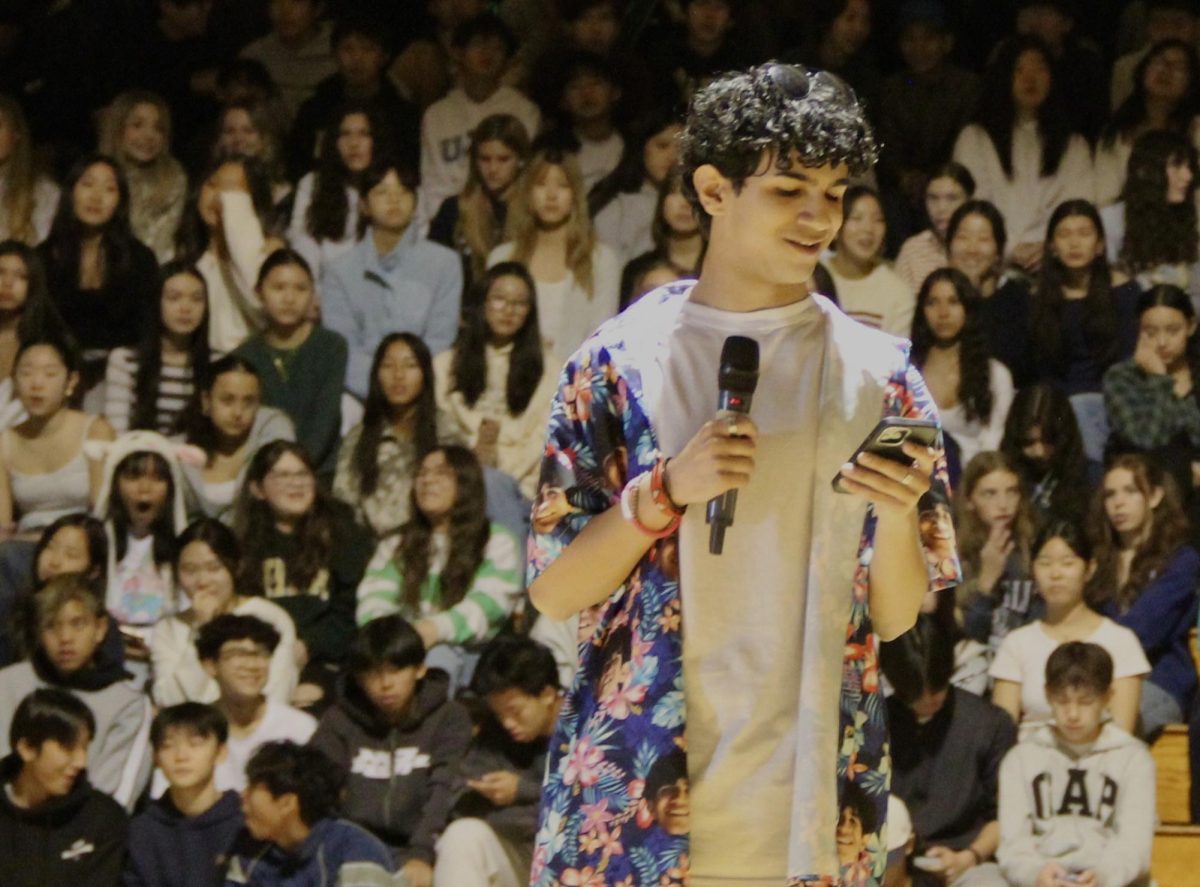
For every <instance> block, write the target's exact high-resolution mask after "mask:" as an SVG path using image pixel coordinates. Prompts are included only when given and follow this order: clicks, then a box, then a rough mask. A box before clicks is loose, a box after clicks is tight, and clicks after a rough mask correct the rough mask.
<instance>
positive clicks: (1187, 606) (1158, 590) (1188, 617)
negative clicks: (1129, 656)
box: [1100, 545, 1200, 714]
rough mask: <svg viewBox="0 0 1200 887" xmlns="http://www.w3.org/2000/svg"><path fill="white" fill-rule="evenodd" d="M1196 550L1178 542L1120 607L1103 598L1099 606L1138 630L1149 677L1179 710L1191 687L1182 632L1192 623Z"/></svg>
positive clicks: (1199, 566)
mask: <svg viewBox="0 0 1200 887" xmlns="http://www.w3.org/2000/svg"><path fill="white" fill-rule="evenodd" d="M1198 578H1200V554H1197V553H1196V549H1194V548H1192V547H1191V546H1190V545H1183V546H1180V547H1179V548H1178V549H1176V550H1175V553H1174V554H1172V555H1171V557H1170V558H1168V559H1167V562H1166V563H1165V564H1163V566H1162V569H1160V570H1159V571H1158V573H1157V574H1156V575H1155V576H1154V578H1153V579H1151V580H1150V582H1149V584H1148V585H1147V586H1146V587H1145V588H1144V589H1143V590H1142V593H1141V594H1140V595H1138V598H1137V600H1135V601H1134V602H1133V606H1131V607H1130V608H1129V609H1128V610H1126V611H1125V612H1123V613H1122V612H1121V611H1120V610H1119V609H1118V608H1117V605H1116V603H1115V602H1113V601H1109V602H1108V603H1107V604H1105V605H1104V607H1103V608H1101V610H1100V612H1101V613H1103V614H1104V615H1105V616H1107V617H1109V618H1110V619H1112V620H1113V621H1114V622H1116V623H1118V624H1120V625H1124V626H1125V627H1126V628H1128V629H1129V630H1130V631H1132V632H1133V633H1134V634H1136V635H1137V636H1138V640H1139V641H1141V642H1142V650H1143V651H1144V652H1145V654H1146V658H1147V659H1149V660H1150V680H1151V681H1152V682H1153V683H1154V684H1155V685H1157V686H1158V687H1160V688H1162V689H1163V690H1166V691H1167V692H1168V693H1170V694H1171V696H1172V697H1173V698H1174V699H1175V701H1176V702H1178V703H1179V708H1180V710H1181V711H1183V712H1184V713H1185V714H1186V713H1187V711H1188V705H1189V703H1190V701H1191V697H1192V693H1193V692H1194V691H1195V689H1196V667H1195V666H1194V665H1193V664H1192V653H1191V650H1189V649H1188V632H1190V631H1191V630H1192V626H1193V625H1195V624H1196V583H1197V579H1198Z"/></svg>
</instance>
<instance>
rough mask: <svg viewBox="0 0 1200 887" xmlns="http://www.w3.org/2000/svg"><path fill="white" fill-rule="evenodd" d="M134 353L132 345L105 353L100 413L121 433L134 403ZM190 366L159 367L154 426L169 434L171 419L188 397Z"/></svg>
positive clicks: (175, 416) (173, 422)
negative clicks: (106, 355)
mask: <svg viewBox="0 0 1200 887" xmlns="http://www.w3.org/2000/svg"><path fill="white" fill-rule="evenodd" d="M137 372H138V360H137V354H136V353H135V352H134V350H133V349H132V348H114V349H113V350H112V351H111V352H110V353H109V355H108V368H107V370H106V371H105V374H104V416H105V418H106V419H108V421H109V423H110V424H111V425H112V427H113V429H114V430H115V431H116V432H117V433H118V434H121V433H123V432H125V431H128V430H129V427H130V423H131V422H132V421H133V414H134V413H135V412H136V409H137V405H136V401H137ZM193 388H194V385H193V381H192V367H191V365H190V364H188V365H185V366H170V365H169V364H163V365H162V368H161V369H160V371H159V378H158V396H157V397H156V398H155V401H154V406H155V409H154V430H155V431H158V432H159V433H161V434H171V433H172V432H173V431H174V429H175V422H176V420H177V419H178V418H179V414H180V413H182V412H183V408H184V407H186V406H187V404H188V401H189V400H190V399H191V397H192V391H193Z"/></svg>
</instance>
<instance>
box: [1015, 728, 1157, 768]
mask: <svg viewBox="0 0 1200 887" xmlns="http://www.w3.org/2000/svg"><path fill="white" fill-rule="evenodd" d="M1023 741H1025V742H1031V743H1033V744H1034V745H1038V746H1041V747H1042V748H1046V749H1054V750H1055V751H1057V752H1059V753H1060V754H1064V755H1066V756H1067V757H1068V758H1071V759H1072V760H1084V759H1085V758H1089V757H1091V756H1092V755H1098V754H1103V753H1104V752H1110V751H1115V750H1117V749H1120V748H1125V747H1126V746H1129V745H1141V744H1142V743H1141V741H1140V740H1138V739H1135V738H1134V737H1133V736H1131V735H1130V734H1128V733H1126V732H1125V731H1124V730H1122V729H1121V728H1120V727H1118V726H1117V725H1116V724H1115V723H1113V722H1112V721H1111V720H1109V721H1105V722H1104V724H1103V725H1102V726H1101V727H1100V735H1099V736H1097V737H1096V740H1095V742H1092V743H1091V744H1090V745H1088V746H1087V747H1086V749H1083V750H1080V749H1079V748H1078V747H1075V746H1072V745H1070V744H1068V743H1066V742H1064V741H1063V740H1062V739H1060V738H1059V736H1058V733H1056V732H1055V730H1054V722H1053V721H1051V722H1049V723H1045V724H1041V725H1040V726H1038V727H1037V728H1035V729H1034V730H1033V732H1032V733H1030V734H1029V736H1027V737H1026V738H1025V739H1024V740H1023Z"/></svg>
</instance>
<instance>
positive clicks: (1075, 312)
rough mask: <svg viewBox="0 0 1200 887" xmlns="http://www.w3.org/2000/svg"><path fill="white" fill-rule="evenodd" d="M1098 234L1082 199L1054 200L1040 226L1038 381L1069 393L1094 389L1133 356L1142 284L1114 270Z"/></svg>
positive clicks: (1032, 324) (1034, 317)
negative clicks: (1042, 231)
mask: <svg viewBox="0 0 1200 887" xmlns="http://www.w3.org/2000/svg"><path fill="white" fill-rule="evenodd" d="M1104 240H1105V237H1104V224H1103V223H1102V222H1101V220H1100V215H1099V213H1097V212H1096V208H1095V207H1094V206H1092V204H1090V203H1088V202H1087V201H1086V200H1068V201H1066V202H1065V203H1060V204H1059V205H1058V206H1057V207H1056V208H1055V210H1054V212H1053V213H1052V214H1051V216H1050V221H1049V223H1048V224H1047V225H1046V247H1045V255H1044V257H1043V259H1042V270H1041V273H1040V275H1039V279H1038V282H1037V286H1036V287H1035V288H1034V291H1033V304H1032V306H1031V313H1030V317H1029V329H1030V343H1031V345H1032V347H1033V353H1034V354H1036V355H1037V363H1038V375H1039V377H1040V379H1041V380H1042V381H1049V382H1051V383H1053V384H1054V385H1057V386H1058V387H1059V388H1061V389H1062V390H1063V391H1065V392H1066V393H1067V394H1068V395H1071V396H1074V395H1077V394H1085V393H1093V392H1094V393H1098V392H1099V391H1100V389H1101V384H1102V382H1101V380H1102V379H1103V376H1104V371H1105V370H1107V369H1108V368H1109V367H1110V366H1112V365H1113V364H1114V363H1116V362H1117V361H1118V360H1124V359H1125V358H1128V357H1129V356H1130V355H1132V354H1133V349H1134V346H1135V344H1136V342H1137V319H1136V316H1135V309H1136V305H1137V301H1138V297H1139V295H1140V294H1141V289H1140V288H1139V286H1138V284H1137V282H1136V281H1133V280H1130V279H1129V278H1127V277H1126V276H1125V275H1124V274H1122V273H1121V272H1119V271H1117V272H1114V271H1113V270H1112V268H1111V267H1110V266H1109V263H1108V257H1107V254H1106V253H1105V248H1104Z"/></svg>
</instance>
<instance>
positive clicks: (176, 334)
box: [104, 260, 211, 434]
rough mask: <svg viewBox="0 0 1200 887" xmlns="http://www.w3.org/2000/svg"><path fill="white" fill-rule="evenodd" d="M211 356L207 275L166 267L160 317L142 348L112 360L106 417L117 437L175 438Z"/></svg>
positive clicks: (174, 264)
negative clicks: (146, 433) (147, 432)
mask: <svg viewBox="0 0 1200 887" xmlns="http://www.w3.org/2000/svg"><path fill="white" fill-rule="evenodd" d="M210 353H211V352H210V349H209V345H208V286H207V285H206V284H205V282H204V275H203V274H201V273H200V270H199V269H198V268H196V266H195V265H191V264H188V263H187V262H183V261H180V260H172V261H170V262H167V263H166V264H165V265H163V267H162V269H161V270H160V271H159V299H158V311H151V312H149V317H148V318H147V322H146V326H145V328H144V330H143V332H142V340H141V342H139V343H138V346H137V348H136V349H133V348H114V349H113V350H112V352H111V353H110V354H109V355H108V368H107V370H106V371H105V374H104V415H105V417H106V418H107V419H108V421H109V422H110V423H111V424H112V426H113V428H114V429H116V430H117V431H118V432H122V431H128V430H130V429H136V428H143V429H151V430H154V431H158V432H159V433H160V434H172V433H174V431H175V426H176V424H177V423H178V421H179V417H180V415H181V414H182V413H183V410H184V408H185V407H186V406H187V404H188V402H189V401H190V400H191V399H192V394H193V392H194V391H195V387H196V381H197V378H198V377H199V376H202V375H203V374H204V373H205V372H206V371H207V370H208V364H209V359H210Z"/></svg>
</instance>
